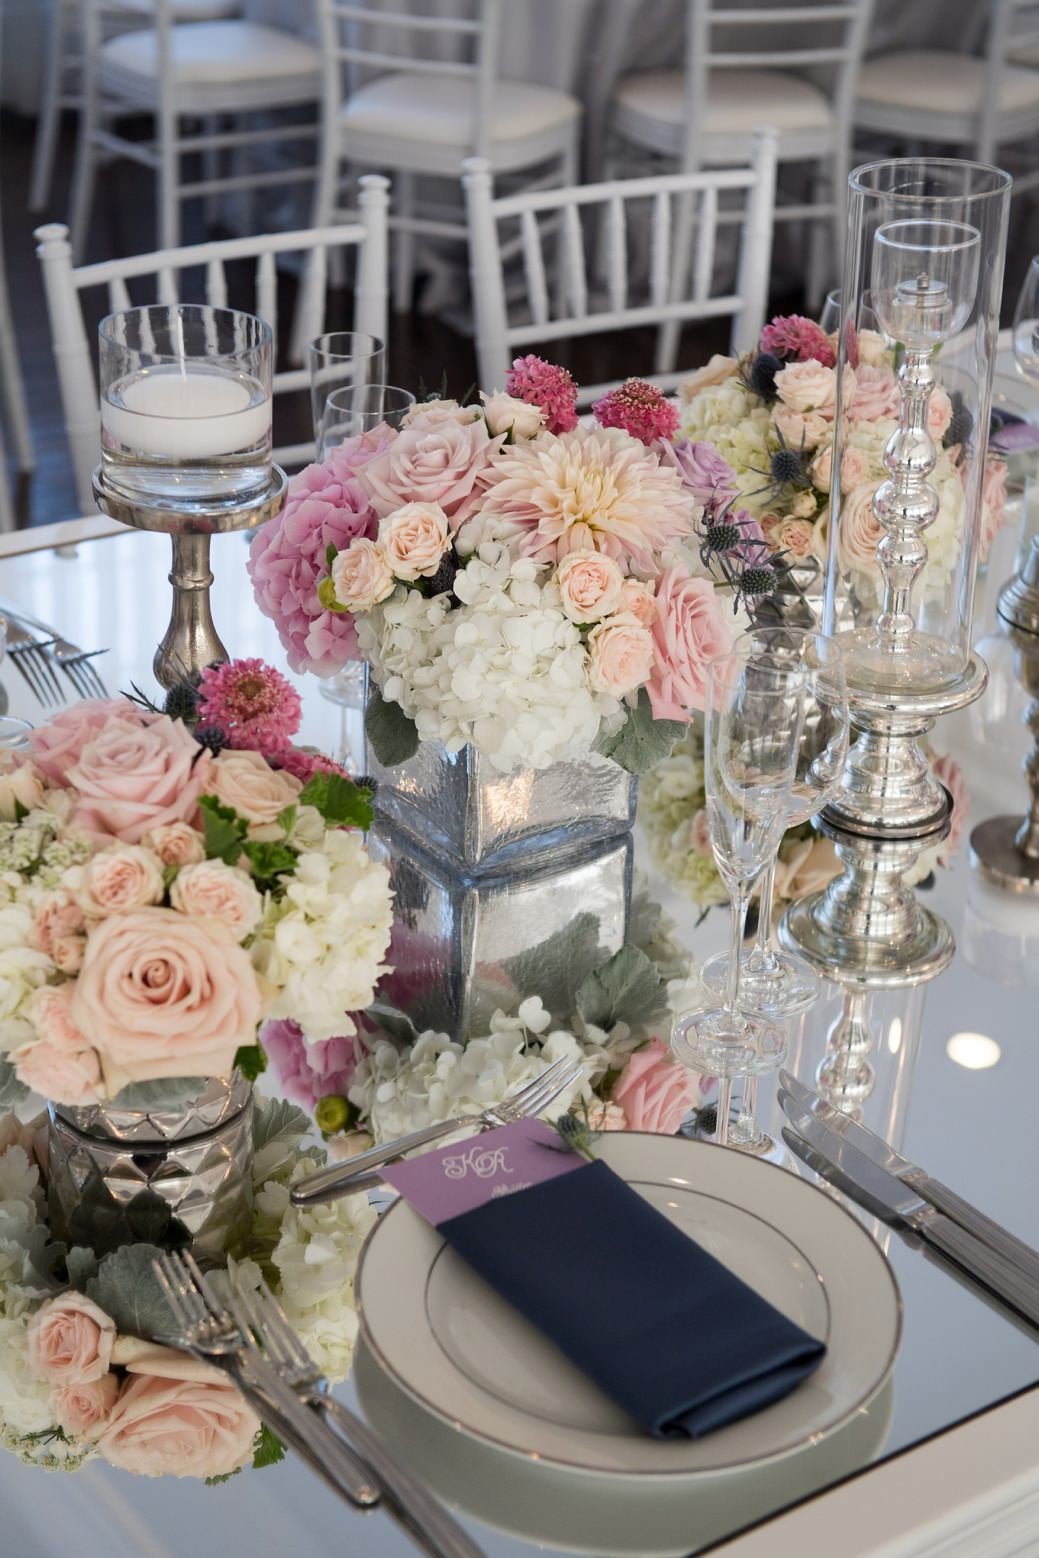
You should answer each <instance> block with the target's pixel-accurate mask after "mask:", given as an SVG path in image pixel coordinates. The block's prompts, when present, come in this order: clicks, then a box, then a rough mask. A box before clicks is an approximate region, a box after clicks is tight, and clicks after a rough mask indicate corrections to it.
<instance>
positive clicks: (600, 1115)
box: [588, 1098, 628, 1131]
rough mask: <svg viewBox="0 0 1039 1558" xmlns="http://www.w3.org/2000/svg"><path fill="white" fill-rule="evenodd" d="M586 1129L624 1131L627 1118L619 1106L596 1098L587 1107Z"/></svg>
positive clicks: (626, 1126) (626, 1125)
mask: <svg viewBox="0 0 1039 1558" xmlns="http://www.w3.org/2000/svg"><path fill="white" fill-rule="evenodd" d="M588 1129H589V1130H591V1131H626V1130H627V1129H628V1117H627V1115H626V1114H625V1113H624V1110H623V1109H622V1108H621V1107H620V1105H619V1104H615V1103H612V1102H609V1101H607V1102H606V1103H604V1102H603V1101H602V1100H601V1099H599V1098H597V1099H596V1100H595V1102H594V1103H593V1104H589V1106H588Z"/></svg>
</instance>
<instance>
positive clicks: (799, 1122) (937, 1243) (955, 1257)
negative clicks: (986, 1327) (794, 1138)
mask: <svg viewBox="0 0 1039 1558" xmlns="http://www.w3.org/2000/svg"><path fill="white" fill-rule="evenodd" d="M779 1096H780V1102H781V1104H782V1106H783V1109H784V1111H785V1112H786V1114H787V1117H788V1119H789V1120H790V1122H791V1124H792V1125H793V1127H794V1129H795V1131H796V1132H797V1133H798V1135H799V1136H800V1137H802V1138H803V1140H804V1141H806V1142H807V1143H808V1145H809V1146H810V1147H814V1148H815V1150H816V1152H817V1153H818V1154H819V1155H820V1157H822V1158H824V1159H825V1160H826V1161H827V1162H828V1163H832V1164H833V1165H834V1167H835V1168H836V1169H837V1170H838V1171H839V1172H840V1174H841V1176H842V1179H843V1180H844V1181H845V1184H844V1186H843V1187H842V1188H844V1189H845V1190H846V1192H847V1194H849V1195H850V1196H852V1197H853V1198H854V1199H855V1200H856V1201H858V1202H859V1203H860V1205H862V1206H865V1207H866V1208H867V1210H868V1211H870V1212H873V1213H875V1214H876V1215H877V1216H878V1217H882V1218H883V1219H884V1220H885V1221H886V1222H896V1223H904V1224H905V1225H906V1227H908V1228H911V1229H912V1230H913V1232H914V1233H916V1234H919V1236H920V1237H921V1239H924V1240H926V1242H927V1243H928V1244H932V1245H933V1246H934V1247H935V1249H937V1250H940V1251H941V1252H942V1254H943V1255H945V1256H947V1257H948V1258H949V1259H950V1260H952V1261H955V1263H956V1265H958V1266H962V1268H963V1270H964V1271H966V1272H967V1274H968V1275H969V1276H971V1277H973V1278H974V1279H975V1280H976V1281H977V1282H980V1283H981V1284H982V1286H983V1287H987V1288H988V1289H989V1291H990V1292H992V1293H995V1295H996V1296H997V1298H1000V1299H1002V1300H1003V1302H1004V1303H1005V1304H1009V1305H1010V1307H1011V1309H1015V1310H1016V1311H1017V1312H1018V1314H1021V1315H1024V1317H1025V1319H1027V1320H1029V1321H1030V1322H1031V1324H1032V1325H1034V1326H1036V1327H1039V1284H1037V1283H1035V1282H1033V1281H1032V1280H1031V1279H1030V1278H1029V1277H1027V1276H1026V1275H1025V1273H1024V1272H1023V1271H1022V1270H1021V1268H1020V1267H1019V1266H1016V1265H1015V1264H1014V1263H1013V1262H1012V1261H1008V1260H1007V1259H1006V1258H1005V1257H1004V1256H1002V1255H997V1254H996V1252H995V1251H994V1250H992V1249H990V1247H989V1246H988V1245H987V1244H985V1243H984V1242H983V1241H982V1240H981V1239H978V1238H975V1236H974V1234H972V1233H968V1232H967V1230H966V1228H961V1226H960V1224H959V1223H956V1222H953V1220H952V1218H951V1217H946V1216H945V1214H944V1212H939V1211H937V1210H936V1208H935V1207H933V1206H932V1205H931V1203H930V1202H929V1201H925V1200H924V1199H923V1197H922V1196H918V1195H917V1194H916V1191H915V1190H914V1189H913V1187H912V1186H911V1185H906V1184H903V1182H902V1180H900V1179H899V1178H898V1176H897V1175H896V1174H889V1173H888V1171H887V1169H884V1168H881V1167H880V1166H879V1164H876V1163H874V1162H873V1160H872V1158H867V1156H866V1154H865V1153H864V1152H860V1151H859V1149H858V1147H856V1146H854V1145H853V1144H852V1143H851V1142H850V1141H847V1140H846V1139H845V1137H843V1136H842V1135H840V1133H839V1132H837V1131H834V1130H831V1129H830V1127H829V1126H828V1125H824V1124H823V1122H822V1121H821V1120H820V1119H818V1118H817V1117H816V1116H815V1115H814V1114H813V1113H812V1111H811V1110H810V1109H806V1108H804V1107H803V1106H801V1105H799V1104H798V1102H797V1100H796V1099H795V1098H794V1097H793V1095H792V1094H791V1093H790V1092H788V1091H787V1090H786V1088H785V1086H783V1085H781V1086H780V1090H779Z"/></svg>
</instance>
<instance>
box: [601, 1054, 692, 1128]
mask: <svg viewBox="0 0 1039 1558" xmlns="http://www.w3.org/2000/svg"><path fill="white" fill-rule="evenodd" d="M612 1099H613V1102H614V1103H615V1104H618V1105H619V1106H620V1108H622V1109H623V1110H624V1113H625V1115H626V1116H627V1119H628V1130H629V1131H655V1132H657V1133H658V1134H659V1135H662V1136H673V1135H674V1134H675V1132H676V1131H677V1130H678V1128H679V1126H680V1125H681V1124H682V1121H683V1120H684V1119H685V1118H686V1116H687V1115H688V1114H689V1113H690V1111H691V1110H693V1109H695V1108H696V1106H697V1104H698V1103H699V1102H700V1086H699V1083H698V1082H697V1079H696V1077H695V1075H694V1074H693V1073H692V1072H691V1071H689V1070H688V1068H687V1067H685V1066H682V1065H679V1063H678V1061H676V1060H675V1059H674V1057H673V1055H672V1054H671V1051H670V1050H669V1049H668V1047H667V1045H666V1044H665V1043H664V1042H663V1040H661V1039H651V1040H650V1041H649V1043H648V1044H647V1045H646V1046H645V1047H644V1048H643V1049H640V1050H636V1051H635V1053H634V1055H632V1057H631V1059H630V1060H629V1061H628V1064H627V1065H626V1066H625V1068H624V1070H623V1071H622V1072H621V1075H620V1078H619V1080H618V1081H617V1083H616V1084H615V1086H614V1089H613V1094H612Z"/></svg>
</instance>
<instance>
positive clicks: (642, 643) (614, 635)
mask: <svg viewBox="0 0 1039 1558" xmlns="http://www.w3.org/2000/svg"><path fill="white" fill-rule="evenodd" d="M588 654H589V657H590V659H591V670H590V673H589V681H590V683H591V685H592V688H593V689H594V690H595V691H596V692H605V693H609V694H610V696H611V697H614V698H623V696H624V694H625V693H628V692H634V691H635V689H636V688H637V687H641V686H642V685H643V683H645V682H646V681H648V680H649V676H650V673H651V671H652V670H653V655H654V649H653V634H652V633H651V632H650V630H649V628H646V627H643V626H642V623H641V622H640V621H639V620H638V618H637V617H629V616H626V615H623V614H622V615H620V616H616V617H607V619H606V621H605V622H599V623H596V625H595V627H594V628H593V629H592V631H591V632H590V633H589V635H588Z"/></svg>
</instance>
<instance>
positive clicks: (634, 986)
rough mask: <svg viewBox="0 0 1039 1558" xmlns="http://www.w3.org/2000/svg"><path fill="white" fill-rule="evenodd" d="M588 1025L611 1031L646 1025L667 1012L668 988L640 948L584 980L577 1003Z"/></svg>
mask: <svg viewBox="0 0 1039 1558" xmlns="http://www.w3.org/2000/svg"><path fill="white" fill-rule="evenodd" d="M576 1005H577V1010H578V1011H579V1012H580V1014H581V1016H582V1017H583V1018H584V1020H585V1022H590V1023H594V1024H595V1026H596V1027H597V1028H605V1029H607V1030H608V1029H610V1028H613V1027H615V1026H616V1025H617V1023H619V1022H625V1023H628V1024H629V1026H631V1027H634V1026H635V1025H636V1024H645V1023H646V1022H648V1021H649V1019H650V1018H652V1017H655V1016H656V1015H657V1014H658V1013H659V1012H663V1011H664V1010H666V1008H667V986H666V985H665V983H664V981H663V980H662V979H661V977H660V975H659V973H658V972H657V969H656V965H655V964H654V963H651V962H650V960H649V958H648V957H647V956H646V954H645V953H644V952H640V951H639V949H638V947H631V946H628V947H622V948H621V949H620V951H619V952H615V953H614V955H613V957H612V958H610V960H609V962H608V963H604V964H603V965H602V967H601V968H596V969H593V970H592V972H591V973H590V974H589V975H588V977H587V979H585V980H583V981H582V983H581V985H580V987H579V989H578V991H577V999H576Z"/></svg>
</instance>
